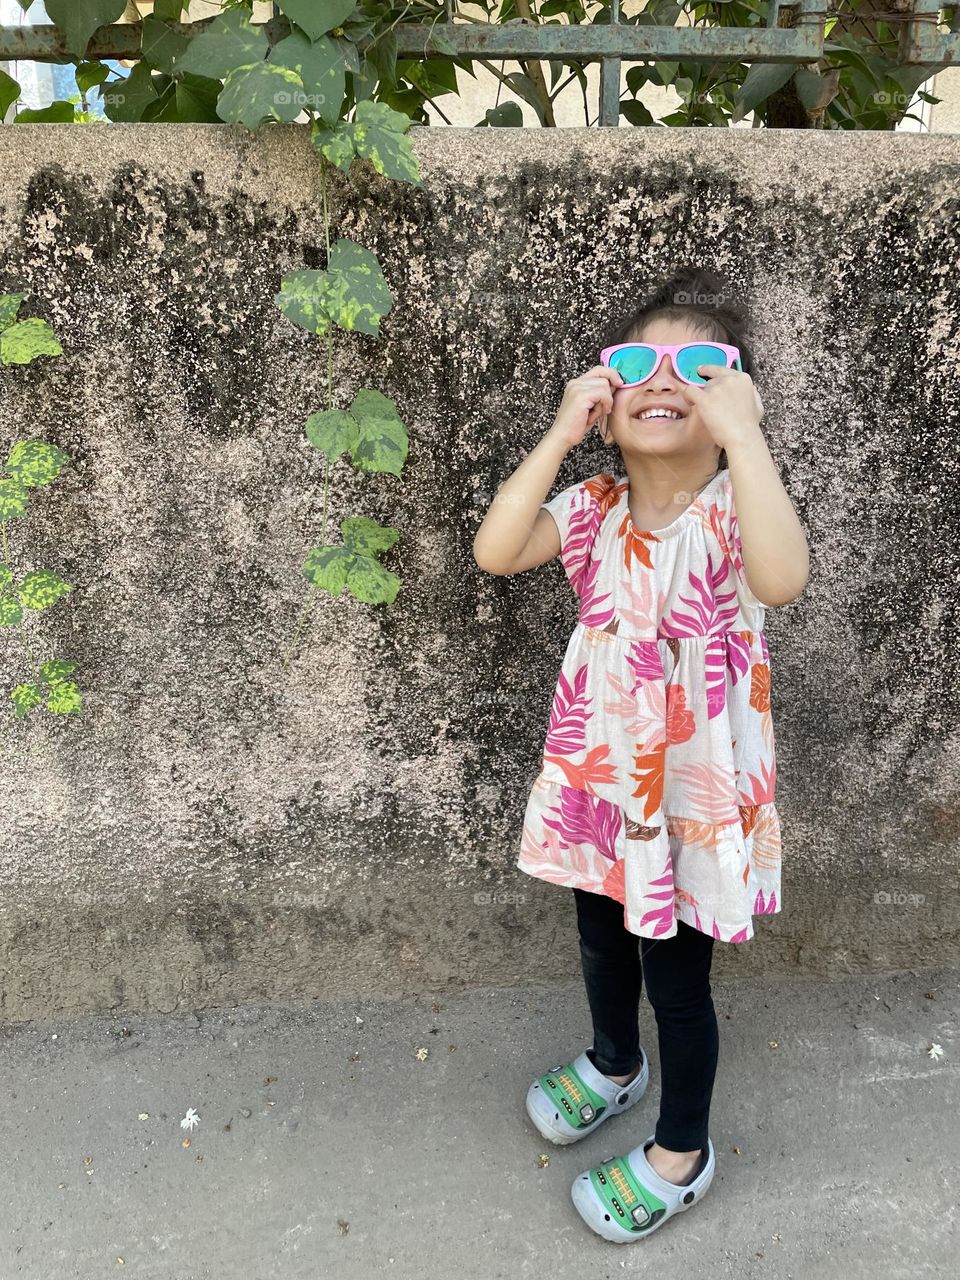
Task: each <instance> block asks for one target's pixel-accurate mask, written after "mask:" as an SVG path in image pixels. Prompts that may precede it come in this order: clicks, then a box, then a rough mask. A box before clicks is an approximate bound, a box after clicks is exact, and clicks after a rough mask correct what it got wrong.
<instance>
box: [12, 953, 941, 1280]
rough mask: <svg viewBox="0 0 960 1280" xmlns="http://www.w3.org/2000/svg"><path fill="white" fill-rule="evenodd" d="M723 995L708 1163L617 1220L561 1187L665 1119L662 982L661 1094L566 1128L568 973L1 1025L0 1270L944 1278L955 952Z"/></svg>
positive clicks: (648, 1015)
mask: <svg viewBox="0 0 960 1280" xmlns="http://www.w3.org/2000/svg"><path fill="white" fill-rule="evenodd" d="M713 991H714V1003H715V1005H716V1008H717V1014H718V1017H719V1020H720V1061H719V1068H718V1075H717V1083H716V1087H715V1091H714V1097H713V1105H712V1109H711V1116H710V1127H711V1137H712V1139H713V1142H714V1146H715V1148H716V1152H717V1173H716V1176H715V1178H714V1181H713V1185H712V1186H711V1188H710V1190H709V1191H708V1193H707V1195H706V1196H705V1197H704V1199H703V1201H702V1202H701V1203H700V1204H698V1205H695V1206H694V1207H693V1208H691V1209H690V1210H689V1211H688V1212H687V1213H685V1214H682V1215H680V1216H678V1217H676V1218H674V1219H672V1220H671V1221H669V1222H667V1223H665V1224H664V1226H663V1227H662V1228H660V1229H659V1230H658V1231H657V1232H656V1233H655V1234H654V1235H652V1236H650V1237H649V1238H648V1239H645V1240H639V1241H634V1242H631V1243H629V1244H626V1245H615V1244H611V1243H608V1242H607V1241H604V1240H601V1239H600V1238H599V1237H596V1236H594V1235H593V1234H592V1233H591V1232H590V1230H589V1229H588V1228H587V1227H586V1225H585V1224H584V1223H583V1222H582V1221H581V1219H580V1218H579V1216H578V1215H577V1213H576V1211H575V1209H574V1208H573V1205H572V1203H571V1201H570V1184H571V1183H572V1181H573V1180H574V1178H575V1177H576V1176H577V1174H579V1173H581V1172H583V1171H584V1170H585V1169H587V1168H589V1167H591V1165H593V1164H595V1163H599V1161H600V1160H602V1159H604V1158H606V1157H607V1156H610V1155H615V1154H622V1153H624V1152H626V1151H628V1150H630V1148H631V1147H633V1146H636V1145H637V1144H638V1143H639V1142H641V1141H642V1140H643V1139H644V1138H646V1137H647V1136H648V1135H649V1134H651V1133H652V1132H653V1130H654V1126H655V1123H656V1108H657V1099H658V1097H659V1055H658V1053H657V1043H656V1033H655V1024H654V1021H653V1014H652V1010H651V1008H650V1006H649V1004H648V1003H647V1001H646V998H645V997H644V999H643V1000H642V1002H641V1008H640V1018H641V1043H642V1044H643V1047H644V1050H645V1051H646V1052H647V1053H648V1055H649V1057H650V1060H651V1077H650V1087H649V1089H648V1091H647V1093H646V1095H645V1096H644V1098H643V1099H642V1101H641V1102H640V1103H638V1104H637V1106H636V1107H634V1108H633V1109H632V1110H631V1111H629V1112H627V1113H625V1114H624V1115H622V1116H616V1117H613V1118H611V1119H610V1120H609V1121H608V1122H606V1123H605V1124H604V1125H603V1126H602V1127H601V1129H600V1130H598V1131H597V1132H596V1133H594V1134H592V1135H591V1136H590V1137H589V1138H587V1139H584V1140H583V1141H582V1142H580V1143H578V1144H576V1145H574V1146H571V1147H564V1148H559V1147H553V1146H551V1145H550V1144H548V1143H546V1142H545V1141H544V1140H543V1139H542V1138H541V1137H540V1135H539V1134H538V1133H537V1132H536V1130H535V1129H533V1127H532V1125H531V1124H530V1122H529V1120H528V1118H527V1115H526V1112H525V1110H524V1105H523V1102H524V1096H525V1094H526V1090H527V1087H528V1085H529V1083H530V1081H531V1079H532V1078H533V1077H534V1076H536V1075H538V1074H540V1072H541V1071H544V1070H546V1069H547V1068H548V1067H550V1066H553V1065H556V1064H557V1063H558V1062H561V1061H563V1062H566V1061H569V1060H570V1059H571V1058H572V1057H573V1056H574V1055H575V1054H576V1053H578V1052H580V1051H581V1049H583V1048H584V1047H586V1046H587V1045H588V1044H590V1042H591V1036H590V1019H589V1012H588V1009H587V1004H586V998H585V995H584V992H583V988H582V984H580V983H575V984H573V985H566V986H563V987H556V988H530V987H524V988H510V989H485V990H470V991H463V992H458V993H455V994H442V995H433V994H431V993H426V994H424V995H423V996H420V997H409V998H403V999H399V1000H384V1001H375V1000H371V999H362V1000H356V1001H340V1002H337V1003H335V1004H318V1003H311V1004H308V1005H301V1006H293V1007H291V1006H284V1007H278V1006H269V1007H254V1008H249V1007H245V1008H242V1009H201V1010H196V1011H194V1012H190V1011H186V1012H184V1013H183V1014H175V1015H150V1016H133V1015H121V1016H116V1017H114V1016H103V1017H85V1018H82V1019H76V1020H72V1021H57V1022H55V1023H54V1022H51V1023H40V1022H31V1023H22V1024H17V1025H14V1026H5V1027H2V1028H0V1089H2V1095H0V1096H2V1097H3V1099H5V1105H4V1107H3V1110H2V1119H0V1126H2V1142H3V1155H4V1159H3V1161H2V1175H0V1176H2V1182H3V1185H2V1188H0V1215H2V1224H0V1280H14V1277H16V1278H18V1280H19V1278H29V1280H54V1277H56V1278H57V1280H59V1278H60V1277H83V1278H84V1280H91V1278H96V1277H101V1276H115V1275H121V1274H122V1275H123V1276H124V1277H144V1278H146V1277H150V1278H153V1277H156V1278H157V1280H161V1278H162V1280H208V1278H209V1280H235V1278H236V1280H241V1278H242V1280H270V1278H272V1277H304V1278H306V1277H309V1278H310V1280H316V1278H319V1277H326V1276H334V1275H335V1276H336V1278H337V1280H354V1278H356V1280H371V1278H372V1277H402V1278H403V1280H407V1278H408V1277H409V1280H432V1278H433V1277H438V1278H440V1277H442V1278H443V1280H449V1278H450V1277H456V1280H472V1278H473V1277H477V1278H478V1280H500V1278H501V1277H503V1278H504V1280H506V1278H507V1277H509V1278H510V1280H518V1278H522V1277H541V1276H550V1277H554V1276H557V1277H565V1276H571V1277H574V1276H575V1277H582V1276H584V1275H585V1274H588V1275H589V1276H590V1277H591V1278H592V1280H601V1278H602V1277H619V1276H622V1275H625V1274H629V1273H630V1272H633V1271H636V1272H644V1273H647V1272H649V1273H661V1274H662V1273H667V1274H670V1275H683V1276H684V1277H699V1276H703V1277H711V1278H712V1280H716V1278H717V1277H726V1276H729V1277H737V1280H745V1278H749V1277H753V1276H757V1277H775V1278H779V1277H784V1278H787V1277H791V1278H792V1277H796V1280H818V1278H819V1277H830V1280H856V1278H857V1277H861V1276H862V1277H865V1278H866V1277H869V1280H900V1278H901V1277H902V1278H903V1280H907V1278H908V1277H909V1280H918V1278H920V1277H927V1276H937V1277H940V1276H944V1277H946V1276H950V1277H954V1276H956V1274H957V1241H958V1238H960V1237H958V1233H957V1226H958V1223H957V1218H958V1210H957V1188H956V1183H955V1181H954V1179H955V1178H956V1170H957V1168H958V1166H960V1140H958V1139H960V1115H958V1108H957V1100H958V1061H960V1042H958V1036H957V1015H958V1006H960V973H958V972H955V971H944V970H929V971H922V972H913V971H909V972H902V973H899V974H896V975H894V976H891V977H883V978H863V977H850V978H842V979H830V980H825V979H819V978H817V979H796V980H794V981H782V980H777V981H764V980H753V979H751V980H743V979H741V980H736V981H733V982H729V983H723V984H721V983H719V982H718V981H717V980H716V979H714V980H713ZM931 1046H939V1050H937V1049H933V1051H932V1056H931ZM190 1109H192V1113H191V1110H190ZM191 1114H192V1116H193V1119H194V1120H196V1121H197V1122H196V1123H195V1124H193V1125H190V1124H189V1118H190V1116H191ZM185 1118H187V1119H188V1126H187V1127H184V1126H183V1125H182V1123H181V1122H182V1121H183V1120H184V1119H185ZM197 1118H198V1119H197Z"/></svg>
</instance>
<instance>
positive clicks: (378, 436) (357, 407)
mask: <svg viewBox="0 0 960 1280" xmlns="http://www.w3.org/2000/svg"><path fill="white" fill-rule="evenodd" d="M350 415H351V416H352V417H353V418H354V419H355V420H356V422H357V424H358V426H359V432H360V434H359V439H358V441H357V443H356V444H355V445H354V447H353V451H352V455H351V461H352V462H353V465H354V466H355V467H359V468H360V470H361V471H386V472H389V473H390V474H391V475H394V476H399V474H400V472H401V470H402V468H403V464H404V462H405V461H406V458H407V449H408V446H409V439H408V436H407V431H406V428H405V427H404V425H403V422H402V420H401V418H400V415H399V414H398V413H397V406H396V404H395V403H394V401H393V400H391V399H390V398H389V396H385V395H383V394H381V392H379V391H375V390H373V389H372V388H370V387H364V388H362V389H361V390H360V391H358V392H357V394H356V395H355V396H354V398H353V403H352V404H351V405H350Z"/></svg>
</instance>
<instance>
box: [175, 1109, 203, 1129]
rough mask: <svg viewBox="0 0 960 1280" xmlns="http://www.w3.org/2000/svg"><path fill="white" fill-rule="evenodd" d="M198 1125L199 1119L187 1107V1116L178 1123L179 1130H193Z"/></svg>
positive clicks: (194, 1112)
mask: <svg viewBox="0 0 960 1280" xmlns="http://www.w3.org/2000/svg"><path fill="white" fill-rule="evenodd" d="M199 1123H200V1117H199V1116H198V1115H197V1113H196V1111H194V1109H193V1107H187V1114H186V1115H185V1116H184V1117H183V1119H182V1120H181V1121H180V1128H181V1129H195V1128H196V1126H197V1125H198V1124H199Z"/></svg>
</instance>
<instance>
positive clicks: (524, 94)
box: [503, 71, 543, 124]
mask: <svg viewBox="0 0 960 1280" xmlns="http://www.w3.org/2000/svg"><path fill="white" fill-rule="evenodd" d="M503 80H504V83H505V84H506V85H508V87H509V88H511V89H512V90H513V92H514V93H515V94H516V95H517V97H518V98H522V99H523V100H524V102H526V103H527V105H528V106H530V107H532V108H533V109H534V111H535V112H536V113H537V118H538V119H539V121H540V123H541V124H543V103H542V102H541V101H540V94H539V92H538V90H537V86H536V85H535V84H534V83H533V81H532V80H531V79H530V77H529V76H528V75H527V74H526V73H525V72H523V71H510V72H508V74H507V75H505V76H504V77H503Z"/></svg>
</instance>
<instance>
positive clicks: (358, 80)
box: [350, 53, 380, 102]
mask: <svg viewBox="0 0 960 1280" xmlns="http://www.w3.org/2000/svg"><path fill="white" fill-rule="evenodd" d="M379 80H380V72H379V70H378V68H377V65H376V63H375V62H374V61H373V59H372V58H369V57H368V56H367V54H365V53H364V54H363V56H362V57H361V59H360V70H359V71H355V72H354V73H353V75H352V76H351V77H350V86H351V91H352V93H353V100H354V102H363V101H365V100H366V99H367V98H370V97H372V96H373V94H374V93H375V92H376V89H377V84H378V83H379Z"/></svg>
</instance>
